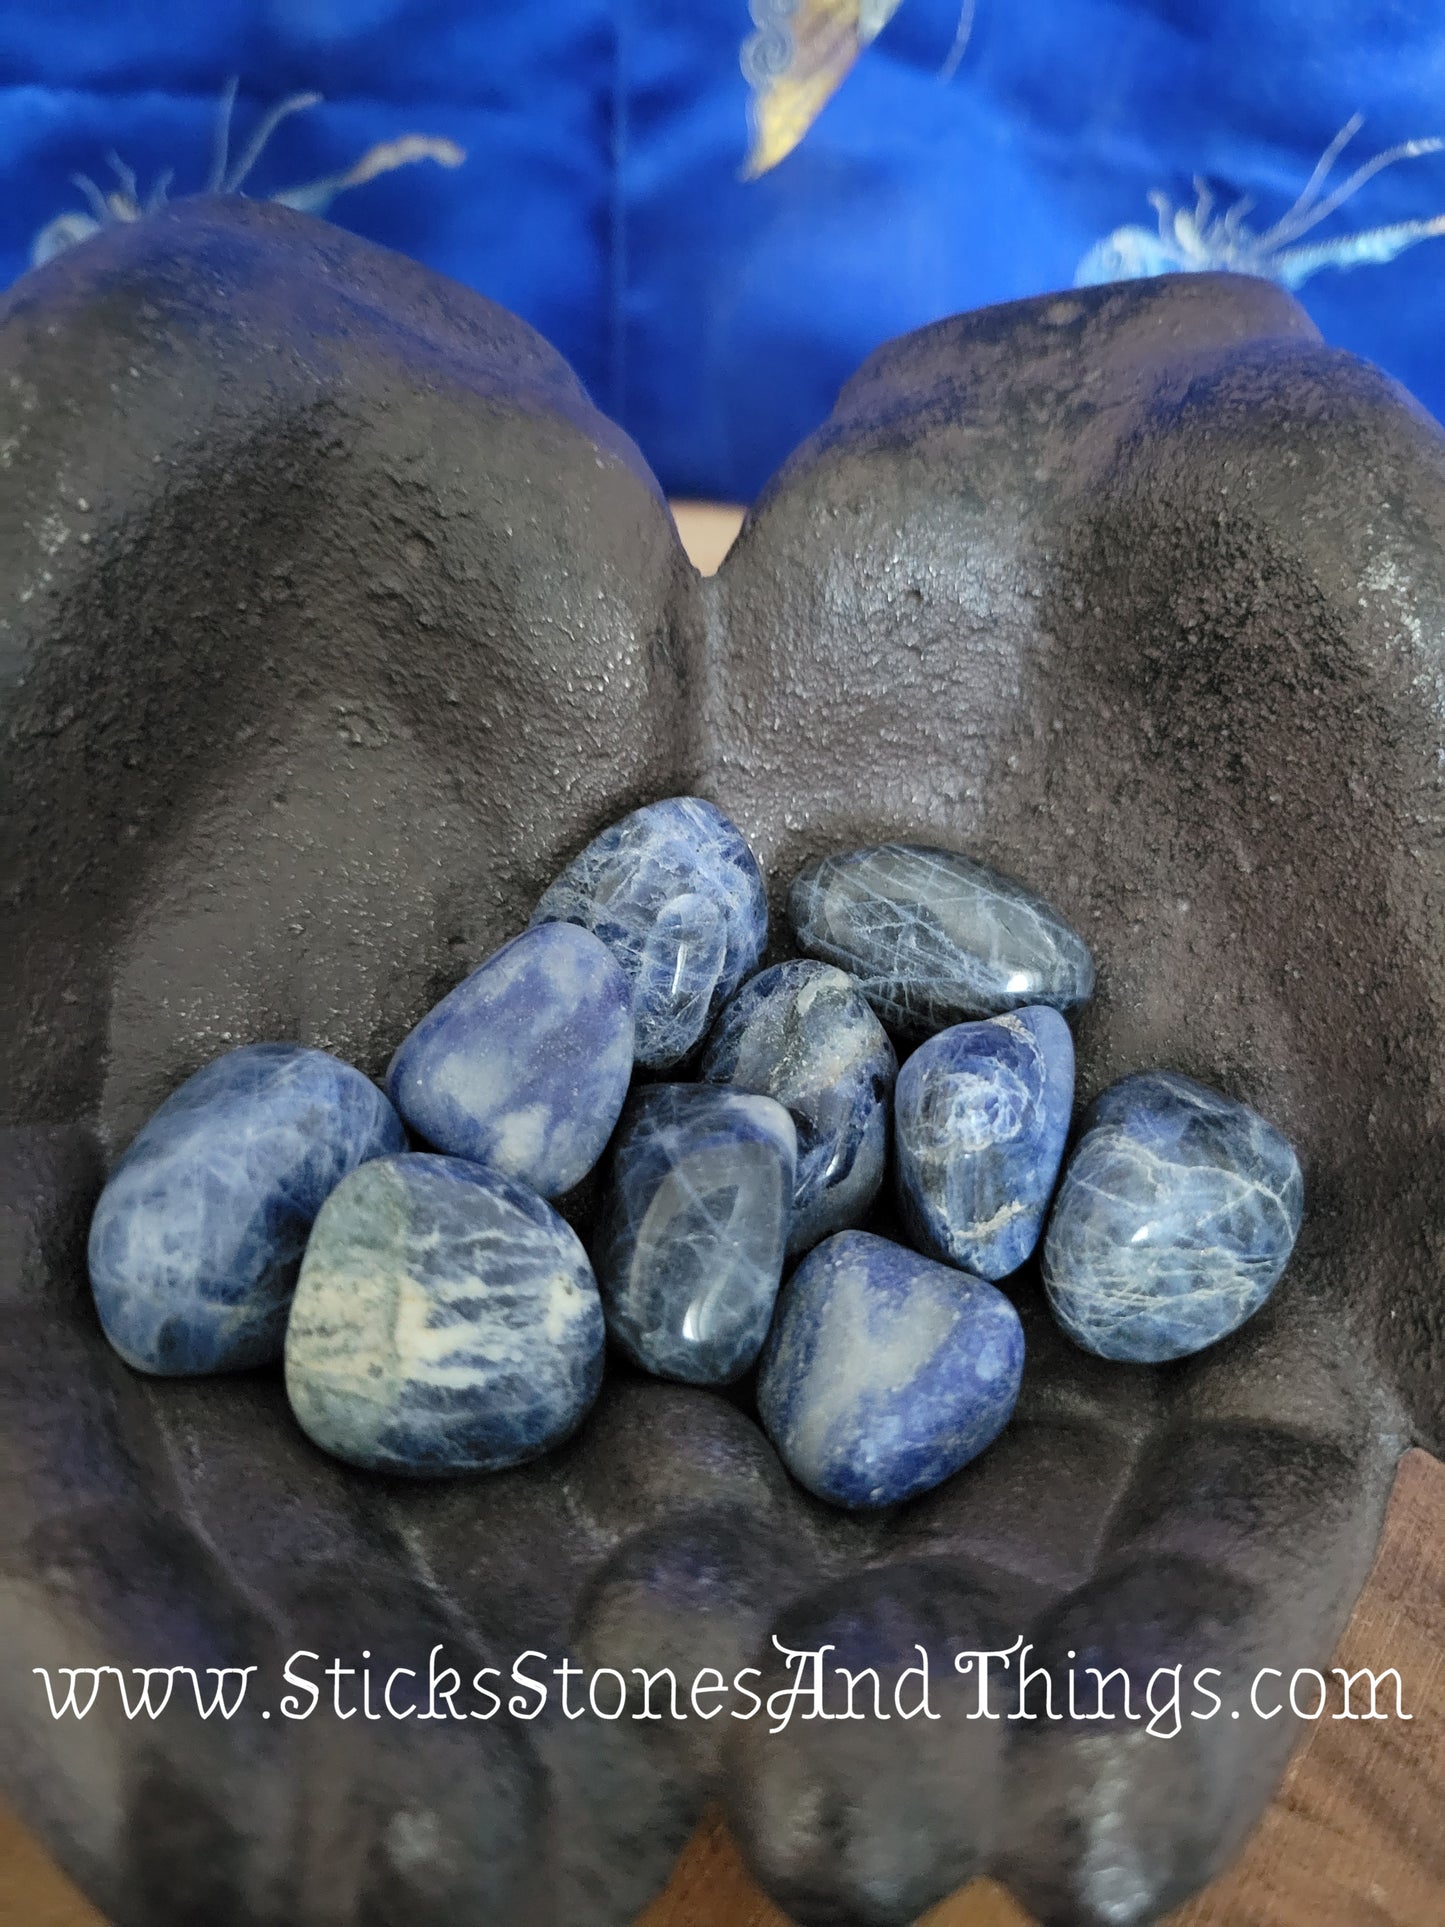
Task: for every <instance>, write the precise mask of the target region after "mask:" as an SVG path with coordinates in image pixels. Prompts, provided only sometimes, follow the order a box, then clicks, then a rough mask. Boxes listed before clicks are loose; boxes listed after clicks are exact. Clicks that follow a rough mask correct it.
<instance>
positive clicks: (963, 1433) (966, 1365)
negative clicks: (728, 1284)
mask: <svg viewBox="0 0 1445 1927" xmlns="http://www.w3.org/2000/svg"><path fill="white" fill-rule="evenodd" d="M1023 1366H1024V1334H1023V1327H1022V1326H1021V1325H1020V1323H1019V1317H1018V1313H1017V1312H1016V1311H1015V1310H1014V1308H1013V1306H1012V1305H1011V1304H1010V1303H1009V1301H1008V1299H1007V1298H1005V1297H1004V1295H1003V1293H1002V1292H1001V1291H999V1290H998V1288H997V1287H996V1286H994V1285H990V1284H986V1283H985V1282H984V1280H983V1279H982V1278H971V1277H969V1276H968V1274H967V1273H966V1272H959V1271H955V1270H953V1269H952V1267H951V1266H948V1265H940V1264H937V1263H935V1261H934V1260H933V1259H932V1258H922V1257H920V1256H919V1255H918V1253H917V1252H913V1251H908V1250H906V1249H905V1248H904V1247H903V1246H902V1245H896V1244H892V1243H890V1242H889V1241H888V1240H887V1239H886V1238H875V1237H874V1236H873V1235H872V1234H871V1233H870V1232H867V1231H841V1232H839V1233H838V1235H837V1237H835V1238H827V1239H825V1240H824V1242H823V1243H822V1244H820V1245H819V1246H818V1247H817V1249H816V1250H814V1251H811V1252H809V1254H808V1256H807V1257H806V1258H805V1259H804V1260H803V1262H802V1263H801V1264H800V1265H799V1266H798V1269H797V1270H796V1271H795V1272H794V1273H793V1275H792V1277H791V1278H790V1279H789V1280H788V1282H787V1284H786V1285H784V1287H783V1290H782V1294H781V1296H780V1297H779V1299H778V1309H777V1314H776V1316H775V1318H774V1320H773V1329H772V1334H771V1336H770V1337H769V1339H768V1343H767V1348H766V1350H765V1351H764V1353H763V1362H762V1367H761V1369H760V1371H759V1374H758V1413H759V1416H760V1417H761V1419H762V1422H763V1428H764V1430H765V1431H766V1432H767V1435H768V1437H769V1438H770V1439H771V1440H772V1442H773V1444H774V1446H776V1448H777V1451H778V1455H779V1457H780V1458H781V1459H782V1461H783V1463H784V1465H786V1466H787V1468H788V1470H789V1471H790V1472H791V1473H792V1475H793V1477H794V1478H795V1479H796V1480H797V1481H798V1483H799V1484H800V1485H804V1486H806V1487H807V1488H808V1490H809V1491H810V1492H814V1493H816V1494H817V1496H818V1497H819V1498H820V1499H828V1500H831V1501H832V1503H833V1504H834V1505H841V1506H850V1507H872V1506H886V1505H896V1504H898V1502H899V1501H900V1500H902V1499H908V1498H912V1497H913V1495H914V1494H915V1493H918V1492H926V1491H927V1490H928V1488H929V1487H930V1486H934V1485H938V1484H939V1483H940V1481H942V1480H943V1479H946V1478H949V1477H951V1475H952V1474H953V1473H955V1472H957V1471H958V1469H959V1467H960V1466H963V1465H967V1463H968V1461H969V1460H970V1459H972V1458H976V1457H977V1456H978V1454H979V1453H980V1452H982V1451H983V1450H984V1448H985V1446H988V1445H991V1444H992V1443H993V1441H994V1440H995V1439H996V1438H997V1437H998V1435H999V1433H1000V1432H1001V1431H1002V1430H1003V1428H1004V1426H1005V1425H1006V1424H1007V1423H1008V1420H1009V1416H1010V1414H1011V1413H1012V1411H1013V1408H1014V1402H1015V1400H1016V1399H1017V1397H1018V1391H1019V1384H1020V1381H1021V1379H1022V1377H1023Z"/></svg>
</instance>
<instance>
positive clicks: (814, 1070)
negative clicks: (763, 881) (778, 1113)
mask: <svg viewBox="0 0 1445 1927" xmlns="http://www.w3.org/2000/svg"><path fill="white" fill-rule="evenodd" d="M700 1068H701V1075H702V1076H703V1077H704V1078H705V1079H707V1080H708V1082H710V1083H714V1084H726V1085H730V1086H731V1087H732V1088H733V1089H735V1090H742V1091H758V1092H760V1093H762V1094H763V1095H764V1096H767V1097H772V1098H776V1100H777V1101H778V1103H779V1104H783V1105H786V1106H787V1108H788V1110H789V1111H791V1113H792V1116H793V1122H794V1124H795V1125H796V1126H797V1131H798V1174H797V1182H796V1186H795V1189H794V1193H793V1218H792V1225H791V1227H790V1230H789V1233H788V1250H789V1252H790V1253H792V1252H799V1251H806V1250H808V1249H809V1247H810V1246H812V1245H815V1244H817V1242H818V1240H819V1239H820V1238H826V1237H827V1236H828V1234H829V1233H830V1232H833V1231H842V1230H844V1229H846V1228H847V1227H848V1226H850V1225H855V1224H857V1223H858V1222H859V1220H860V1219H861V1218H863V1217H864V1216H866V1214H867V1212H868V1209H869V1207H870V1206H871V1205H872V1203H873V1200H874V1198H876V1197H877V1195H878V1190H879V1186H880V1185H881V1184H882V1182H883V1173H884V1170H885V1168H886V1164H887V1157H888V1097H889V1093H890V1092H891V1091H892V1089H893V1079H894V1076H895V1074H896V1072H897V1069H898V1059H897V1057H896V1056H895V1055H894V1052H893V1046H892V1044H891V1043H890V1042H889V1041H888V1033H887V1032H886V1031H885V1030H884V1028H883V1026H882V1024H880V1023H879V1021H878V1019H877V1018H876V1017H875V1016H874V1015H873V1012H872V1010H871V1009H870V1008H869V1006H868V1002H867V1000H866V998H864V996H863V995H862V993H861V991H860V990H859V988H858V986H857V984H856V983H854V981H853V979H852V978H851V977H850V976H848V974H847V973H846V971H842V970H835V969H834V968H833V967H832V965H831V964H822V963H815V962H813V961H812V960H811V959H807V958H804V959H801V960H796V961H794V962H791V963H781V964H774V965H773V966H772V968H771V969H769V970H763V971H760V972H759V973H758V975H757V976H756V977H754V978H753V979H752V981H751V982H750V983H746V984H744V985H743V987H742V989H741V990H740V991H739V992H738V994H737V996H736V997H734V998H733V1000H732V1002H731V1003H730V1004H728V1005H727V1007H726V1008H725V1009H724V1010H723V1011H722V1013H721V1015H720V1016H719V1017H718V1020H717V1022H716V1023H715V1024H714V1025H713V1028H712V1032H711V1034H710V1035H709V1037H708V1040H707V1046H706V1048H705V1050H704V1052H703V1056H702V1064H701V1067H700Z"/></svg>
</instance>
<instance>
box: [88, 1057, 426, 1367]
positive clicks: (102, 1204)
mask: <svg viewBox="0 0 1445 1927" xmlns="http://www.w3.org/2000/svg"><path fill="white" fill-rule="evenodd" d="M405 1143H406V1133H405V1131H404V1130H403V1129H402V1125H401V1120H400V1118H398V1116H397V1115H396V1112H395V1111H394V1110H393V1109H392V1107H391V1105H390V1104H388V1103H387V1101H386V1099H385V1098H384V1097H383V1096H382V1094H381V1092H380V1091H379V1090H378V1089H377V1088H376V1086H375V1085H374V1084H373V1083H372V1082H371V1080H370V1078H367V1077H363V1076H362V1074H361V1072H360V1071H358V1070H354V1069H353V1068H352V1067H351V1065H350V1064H343V1063H342V1062H341V1060H340V1059H339V1058H336V1057H331V1056H329V1055H328V1054H327V1053H326V1052H325V1051H319V1050H308V1049H307V1048H305V1047H304V1046H303V1045H300V1044H243V1045H241V1046H240V1048H239V1049H237V1050H233V1051H227V1053H226V1055H225V1056H224V1057H218V1058H217V1059H216V1060H215V1061H214V1062H213V1063H210V1064H206V1065H204V1066H203V1067H202V1069H200V1070H198V1071H197V1072H196V1073H195V1075H194V1076H193V1077H188V1078H187V1079H186V1081H185V1083H184V1084H182V1085H181V1087H180V1089H179V1090H177V1091H174V1092H172V1094H171V1095H170V1096H169V1097H168V1098H167V1099H166V1101H165V1103H164V1104H162V1105H161V1107H160V1109H159V1110H158V1111H156V1112H155V1114H154V1115H153V1116H152V1117H151V1118H150V1120H149V1121H148V1122H147V1123H146V1124H144V1125H142V1127H141V1129H140V1131H139V1132H138V1133H137V1135H136V1137H135V1138H134V1139H133V1140H132V1142H131V1144H130V1146H129V1148H128V1149H127V1150H126V1152H125V1153H124V1155H123V1156H122V1157H121V1159H120V1161H119V1162H118V1163H117V1165H116V1167H115V1169H114V1170H113V1171H112V1172H111V1174H110V1178H109V1181H108V1182H107V1184H106V1186H105V1189H104V1190H103V1191H102V1192H101V1194H100V1199H99V1202H98V1203H97V1205H96V1207H95V1215H94V1217H93V1218H92V1219H91V1224H90V1245H89V1265H90V1283H91V1289H92V1291H93V1292H94V1294H95V1304H96V1309H97V1311H98V1312H99V1313H100V1321H101V1324H102V1325H103V1326H104V1327H105V1333H106V1336H107V1337H108V1338H109V1340H110V1342H111V1344H112V1345H114V1346H115V1348H116V1350H117V1351H118V1352H119V1353H120V1355H121V1357H122V1358H124V1359H125V1360H126V1361H127V1362H128V1363H129V1364H131V1365H134V1366H136V1367H137V1368H138V1369H139V1370H141V1371H144V1372H158V1373H162V1374H167V1375H171V1374H175V1375H181V1374H188V1373H195V1372H226V1371H240V1370H243V1369H244V1368H246V1367H247V1366H252V1365H264V1364H266V1363H267V1362H268V1361H269V1360H271V1359H274V1358H279V1357H280V1355H281V1341H282V1338H283V1335H284V1333H285V1330H286V1311H287V1306H288V1305H289V1303H290V1299H291V1291H292V1287H293V1286H294V1285H295V1283H296V1270H297V1267H298V1265H299V1264H300V1262H301V1253H302V1250H303V1249H304V1247H305V1244H306V1238H307V1234H308V1233H309V1231H310V1229H311V1223H312V1220H313V1219H314V1218H315V1216H316V1213H317V1212H318V1211H319V1210H320V1209H321V1206H322V1203H323V1202H324V1200H325V1199H326V1197H327V1195H328V1193H329V1192H331V1191H332V1190H333V1189H334V1188H335V1187H336V1185H338V1184H339V1183H340V1182H341V1180H342V1179H343V1178H344V1177H345V1176H346V1174H347V1173H348V1172H349V1171H352V1170H354V1169H355V1167H356V1166H357V1165H358V1164H361V1163H362V1162H363V1161H364V1160H365V1159H367V1158H375V1157H380V1156H381V1155H382V1154H383V1153H384V1152H387V1151H399V1150H401V1149H402V1148H403V1147H404V1146H405Z"/></svg>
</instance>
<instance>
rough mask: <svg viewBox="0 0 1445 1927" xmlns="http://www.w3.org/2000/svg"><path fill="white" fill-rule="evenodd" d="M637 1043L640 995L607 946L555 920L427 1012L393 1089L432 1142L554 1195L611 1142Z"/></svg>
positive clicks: (398, 1064)
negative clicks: (635, 1005)
mask: <svg viewBox="0 0 1445 1927" xmlns="http://www.w3.org/2000/svg"><path fill="white" fill-rule="evenodd" d="M632 1050H633V1026H632V999H631V997H630V995H629V993H628V989H627V979H626V978H625V977H624V976H623V974H622V971H621V969H620V967H619V966H618V964H617V961H616V959H615V958H614V957H613V955H612V953H611V951H610V950H609V949H608V948H607V946H606V945H605V944H603V943H600V942H599V941H598V940H597V938H596V937H594V936H591V935H590V934H589V933H588V932H587V931H586V930H578V929H577V928H575V927H574V926H573V925H572V924H570V923H549V924H544V925H543V926H541V927H540V928H538V929H535V930H525V931H523V933H522V935H521V936H520V937H514V938H513V939H512V941H511V942H510V943H506V944H503V945H502V948H501V949H500V950H498V951H497V952H496V953H495V954H494V955H493V956H491V957H489V958H488V959H487V961H486V962H485V963H484V964H483V965H482V966H481V967H480V969H477V970H474V971H473V972H472V974H471V976H470V977H467V978H465V979H464V980H463V981H462V982H461V983H459V984H458V985H457V987H456V989H455V990H453V991H450V992H449V993H448V994H447V995H446V996H445V997H443V998H442V1000H441V1002H440V1003H439V1004H437V1005H436V1006H435V1007H434V1008H433V1009H432V1010H429V1011H428V1012H427V1014H426V1016H425V1017H423V1018H422V1020H421V1022H420V1023H419V1024H418V1025H417V1027H416V1029H415V1030H414V1031H412V1032H411V1034H410V1036H408V1037H407V1038H405V1039H404V1040H403V1042H402V1044H401V1045H400V1047H399V1048H398V1050H397V1052H396V1055H395V1056H394V1057H393V1058H392V1060H391V1067H390V1069H389V1070H388V1071H387V1074H386V1088H387V1090H388V1092H389V1093H390V1095H391V1100H392V1102H393V1103H394V1104H395V1105H396V1108H397V1109H398V1110H399V1111H400V1112H401V1114H402V1116H403V1117H404V1118H405V1119H406V1121H407V1123H408V1124H409V1125H410V1126H411V1128H412V1129H413V1130H414V1131H415V1132H416V1133H417V1134H418V1136H420V1137H423V1138H425V1139H426V1141H427V1143H428V1144H432V1145H435V1146H436V1148H437V1149H438V1150H439V1151H446V1152H449V1153H450V1154H451V1155H452V1156H454V1157H461V1158H473V1159H475V1160H476V1162H477V1163H478V1164H487V1165H490V1166H491V1167H492V1169H493V1170H495V1171H504V1172H506V1174H507V1175H508V1176H509V1177H514V1178H519V1179H520V1180H521V1181H522V1183H523V1184H526V1185H529V1186H530V1187H531V1189H532V1190H534V1191H537V1192H540V1193H541V1195H542V1196H543V1197H546V1198H552V1197H556V1196H557V1195H558V1194H559V1193H560V1192H563V1191H568V1190H570V1189H571V1188H572V1186H573V1185H574V1184H577V1183H579V1182H580V1181H581V1179H583V1178H584V1177H585V1176H586V1175H587V1173H588V1172H589V1171H590V1170H591V1169H592V1166H593V1165H594V1164H595V1163H596V1162H597V1160H598V1158H600V1157H601V1155H602V1153H603V1150H604V1149H605V1148H606V1144H607V1140H608V1138H609V1137H611V1135H612V1127H613V1125H614V1124H615V1123H616V1122H617V1117H618V1113H619V1112H620V1111H621V1109H622V1104H623V1100H624V1098H625V1097H626V1096H627V1086H628V1083H629V1081H630V1080H631V1076H632Z"/></svg>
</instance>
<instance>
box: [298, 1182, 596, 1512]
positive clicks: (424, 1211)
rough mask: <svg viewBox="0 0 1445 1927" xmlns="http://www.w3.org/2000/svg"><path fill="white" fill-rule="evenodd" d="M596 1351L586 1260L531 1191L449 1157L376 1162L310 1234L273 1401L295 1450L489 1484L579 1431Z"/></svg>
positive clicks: (346, 1187) (329, 1204) (591, 1393)
mask: <svg viewBox="0 0 1445 1927" xmlns="http://www.w3.org/2000/svg"><path fill="white" fill-rule="evenodd" d="M603 1341H604V1327H603V1322H602V1304H601V1301H600V1300H599V1298H598V1296H597V1285H596V1281H595V1280H594V1278H593V1276H592V1268H591V1266H590V1265H589V1264H588V1262H587V1254H586V1252H585V1251H584V1250H583V1249H582V1245H581V1243H580V1241H579V1240H578V1238H577V1235H576V1233H575V1232H574V1231H573V1230H572V1229H571V1227H570V1226H569V1225H568V1224H566V1223H565V1222H564V1221H563V1219H561V1218H560V1217H559V1216H558V1215H557V1213H556V1212H555V1211H554V1210H553V1209H552V1207H551V1206H550V1205H549V1204H547V1203H545V1202H544V1201H543V1200H542V1199H541V1198H539V1197H538V1196H537V1195H536V1193H535V1192H532V1191H529V1190H528V1189H527V1187H526V1186H525V1185H522V1184H519V1183H517V1181H516V1180H515V1179H514V1178H509V1177H505V1176H503V1175H502V1173H501V1172H499V1171H489V1170H487V1169H486V1168H485V1167H483V1166H482V1165H478V1164H469V1163H467V1162H466V1161H465V1160H463V1159H460V1158H446V1157H433V1156H430V1155H428V1154H425V1153H413V1154H410V1155H407V1156H402V1157H388V1158H380V1159H378V1160H377V1161H376V1162H374V1163H372V1164H368V1165H366V1166H364V1167H363V1168H362V1169H361V1170H360V1171H357V1172H355V1173H354V1174H353V1176H352V1177H350V1178H349V1179H348V1180H347V1181H346V1183H344V1184H342V1185H340V1186H338V1188H337V1189H336V1190H335V1191H334V1192H333V1193H332V1195H331V1196H330V1198H328V1199H327V1201H326V1204H325V1205H324V1206H323V1207H322V1210H321V1213H320V1216H319V1217H318V1218H317V1220H316V1227H315V1229H314V1230H313V1232H312V1234H311V1242H310V1244H309V1245H308V1246H307V1247H306V1257H305V1259H304V1261H303V1263H302V1266H301V1277H300V1279H299V1281H298V1283H297V1286H296V1297H295V1300H294V1301H293V1304H292V1308H291V1322H290V1324H289V1325H288V1327H287V1330H286V1392H287V1396H288V1397H289V1399H290V1401H291V1409H292V1411H293V1412H294V1413H295V1414H296V1417H297V1419H298V1421H299V1422H300V1424H301V1427H302V1429H303V1430H304V1431H305V1432H306V1433H307V1434H308V1436H309V1437H310V1438H312V1439H313V1440H314V1441H315V1442H316V1444H317V1445H319V1446H321V1447H322V1448H323V1449H324V1450H326V1451H328V1452H331V1453H334V1454H335V1455H336V1456H337V1457H338V1458H342V1459H346V1460H347V1461H349V1462H350V1463H351V1464H353V1465H360V1466H366V1467H369V1468H371V1469H373V1470H378V1471H390V1472H401V1473H412V1474H419V1475H430V1476H436V1475H439V1474H443V1473H453V1472H487V1471H496V1470H498V1469H500V1468H501V1467H503V1466H509V1465H519V1464H521V1463H522V1462H523V1461H524V1460H526V1459H532V1458H536V1457H537V1456H538V1455H539V1454H540V1453H542V1452H547V1451H550V1450H551V1449H552V1447H553V1446H555V1445H559V1444H560V1443H561V1442H562V1440H563V1439H565V1438H566V1437H567V1436H568V1435H569V1434H570V1433H571V1432H573V1431H574V1430H575V1429H576V1427H577V1426H578V1425H579V1424H580V1423H581V1421H582V1419H583V1417H584V1416H585V1415H586V1413H587V1410H588V1408H589V1407H590V1406H591V1404H592V1402H593V1400H594V1399H595V1398H596V1396H597V1393H598V1390H599V1389H600V1387H601V1384H602V1355H603Z"/></svg>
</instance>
